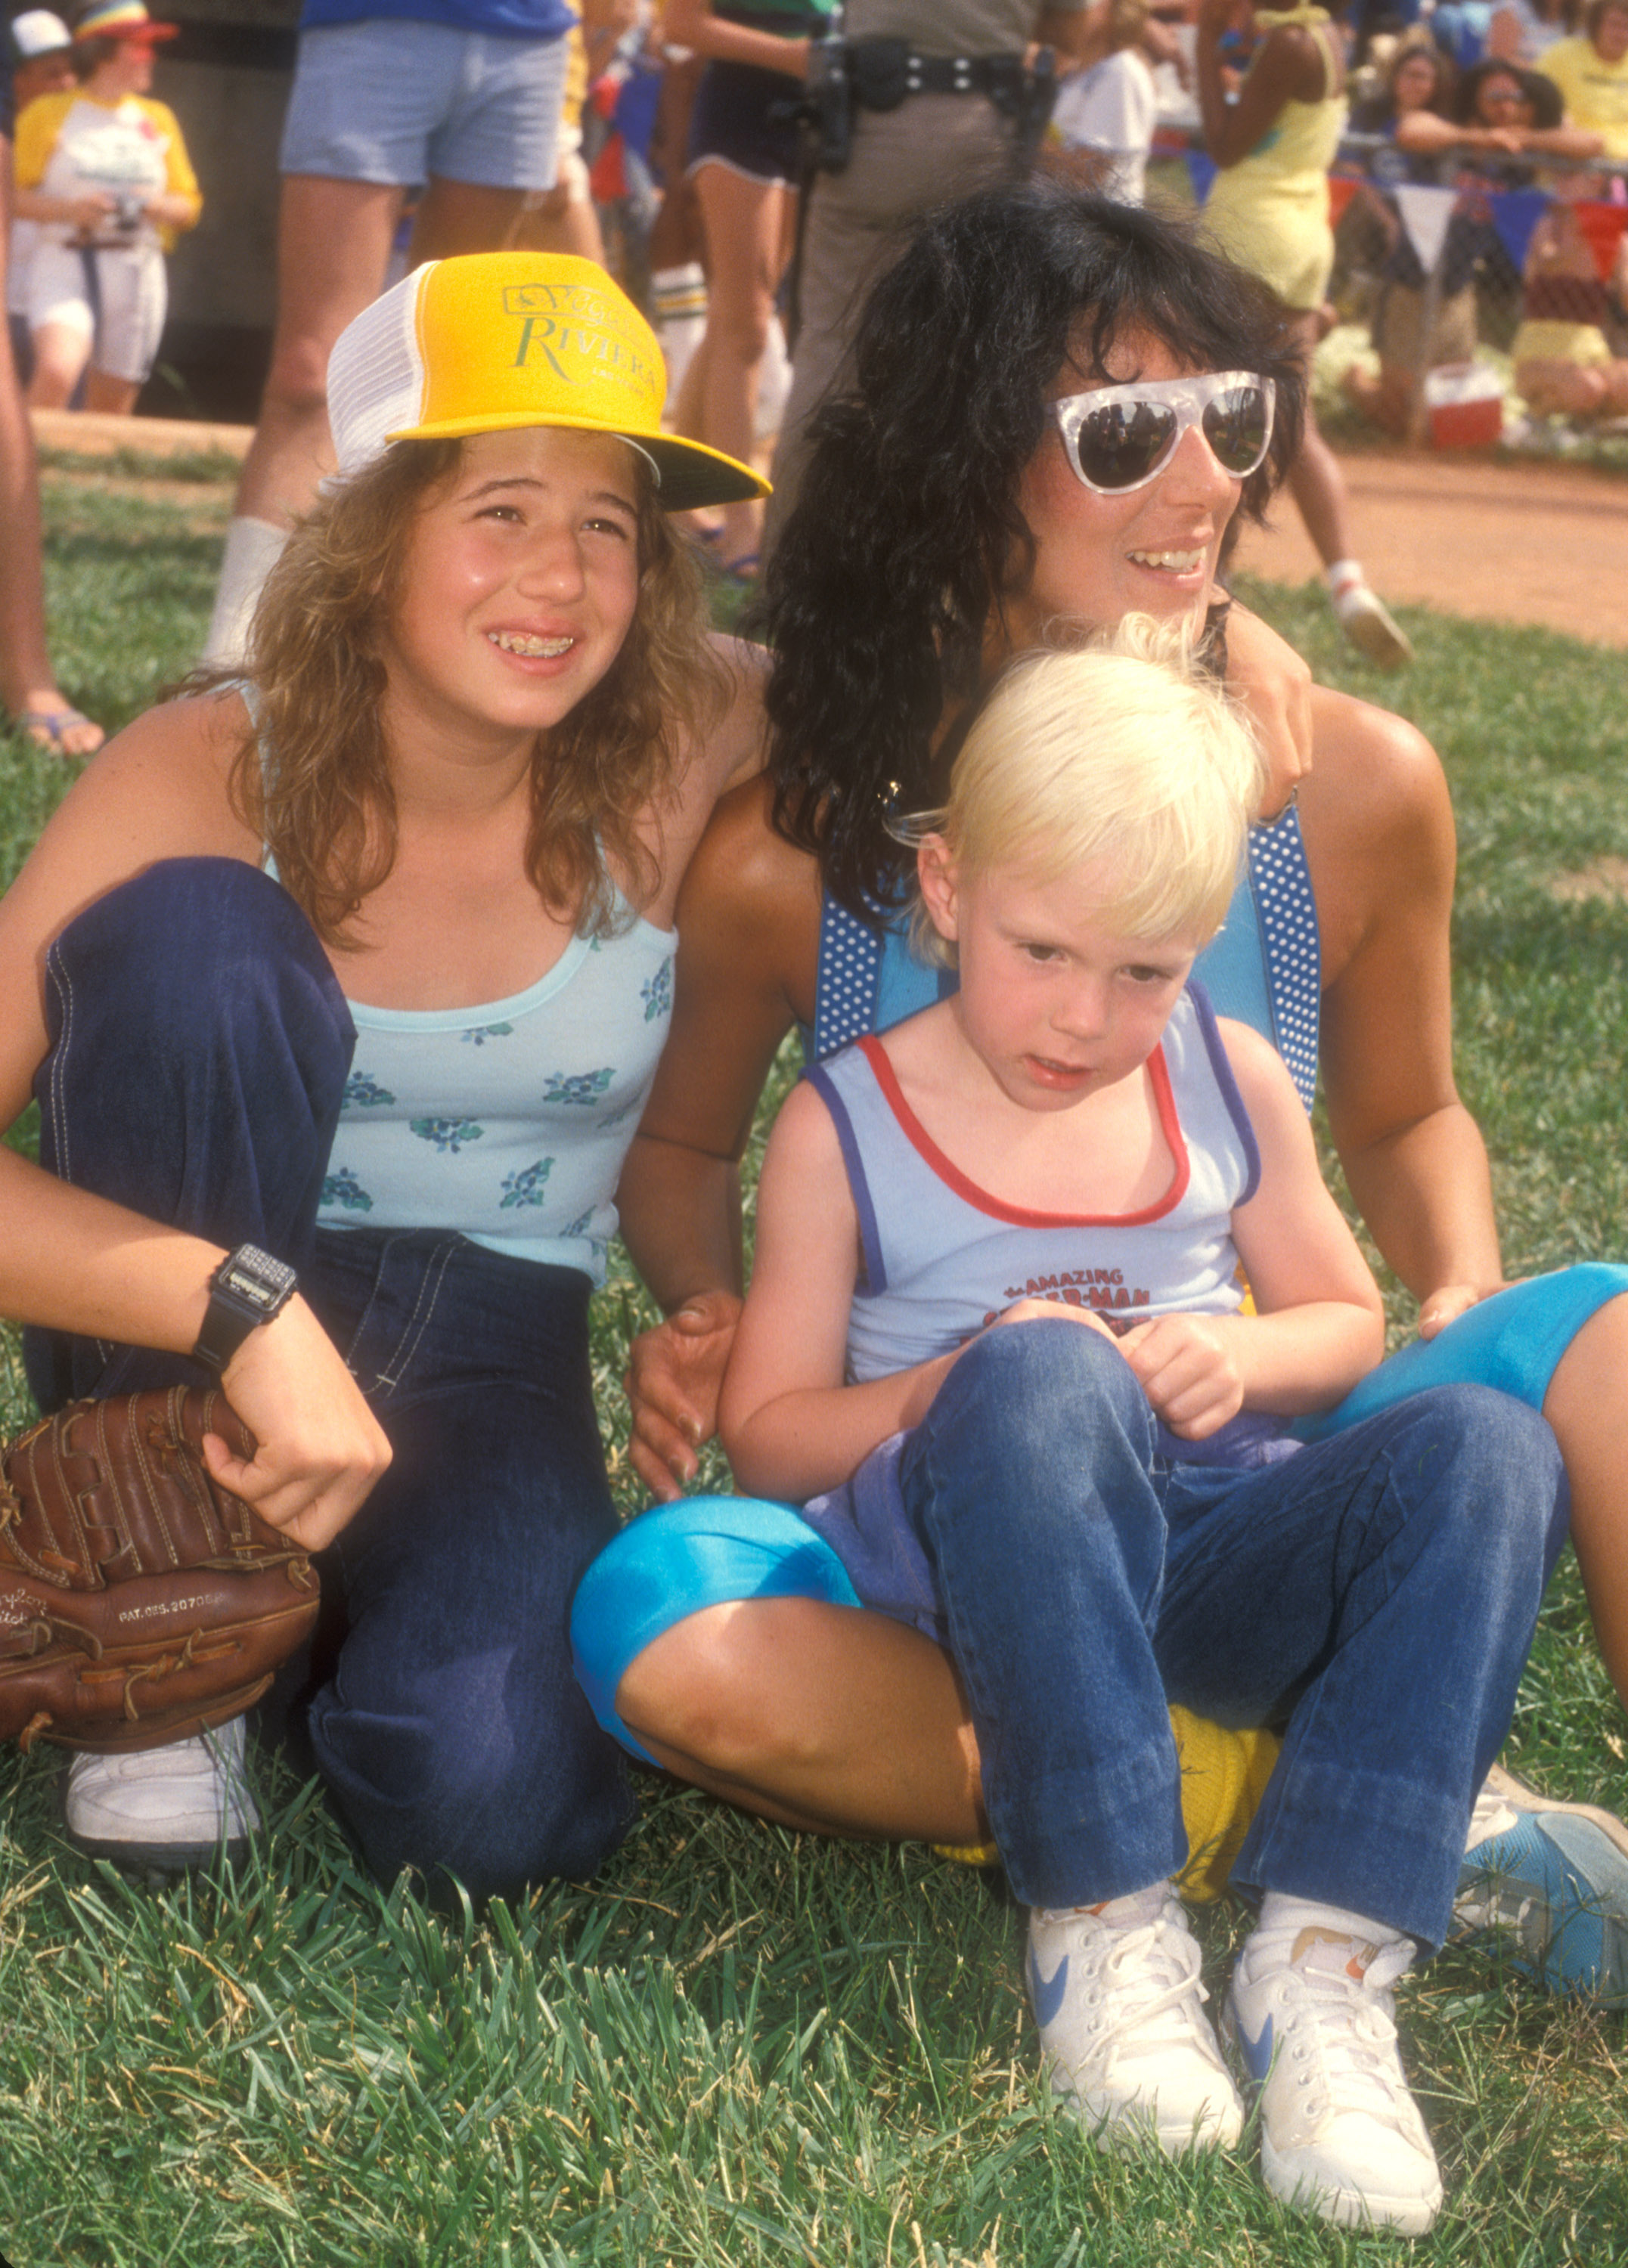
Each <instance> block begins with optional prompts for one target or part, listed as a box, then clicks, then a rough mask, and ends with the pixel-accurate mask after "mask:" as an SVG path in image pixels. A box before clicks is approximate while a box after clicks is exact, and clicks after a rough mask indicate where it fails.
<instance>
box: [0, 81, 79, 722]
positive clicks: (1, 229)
mask: <svg viewBox="0 0 1628 2268" xmlns="http://www.w3.org/2000/svg"><path fill="white" fill-rule="evenodd" d="M13 123H14V119H13V114H12V107H11V71H10V70H4V71H0V283H3V282H4V276H5V270H6V268H7V264H8V262H7V256H6V247H7V239H8V237H9V236H10V233H11V133H12V127H13ZM0 528H3V529H4V532H5V533H4V541H0V703H4V709H5V713H6V715H7V716H8V717H9V718H10V719H11V723H12V725H14V726H15V727H16V728H17V730H18V731H19V732H21V733H25V734H26V736H27V738H28V739H29V740H32V741H33V742H34V744H35V746H36V747H41V748H48V749H49V750H50V751H51V752H52V754H53V755H59V756H88V755H92V753H93V752H94V751H95V750H96V749H97V748H99V747H100V746H101V743H102V730H101V726H100V725H92V722H91V720H90V718H88V717H85V716H82V715H81V714H80V712H79V711H78V710H77V709H76V708H74V707H73V706H72V705H71V703H69V702H67V701H65V700H64V699H63V696H62V693H61V691H60V690H59V689H58V687H57V683H56V679H55V675H54V674H53V672H52V669H51V661H50V656H49V655H48V653H47V652H46V647H45V594H44V591H43V588H42V586H41V571H40V484H39V480H38V477H37V475H36V474H35V470H34V447H33V435H32V434H31V433H30V431H29V430H28V420H27V418H26V416H25V415H24V412H23V402H22V396H21V394H19V393H18V386H17V372H16V369H15V367H14V366H13V364H12V361H11V354H10V352H9V350H8V351H0Z"/></svg>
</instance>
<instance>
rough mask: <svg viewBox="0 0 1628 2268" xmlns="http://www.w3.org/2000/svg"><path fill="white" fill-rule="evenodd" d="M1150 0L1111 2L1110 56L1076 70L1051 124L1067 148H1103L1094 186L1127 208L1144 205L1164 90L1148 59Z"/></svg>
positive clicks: (1059, 97) (1064, 88) (1108, 21)
mask: <svg viewBox="0 0 1628 2268" xmlns="http://www.w3.org/2000/svg"><path fill="white" fill-rule="evenodd" d="M1147 21H1148V0H1108V11H1107V17H1106V30H1107V37H1108V53H1107V54H1106V55H1104V56H1103V57H1102V60H1101V63H1092V64H1090V65H1088V66H1087V69H1085V70H1078V71H1070V72H1069V73H1068V75H1067V76H1066V77H1064V79H1063V81H1062V83H1061V84H1060V85H1059V86H1058V88H1057V108H1056V109H1055V110H1054V111H1053V112H1052V114H1051V122H1052V126H1053V129H1055V131H1056V134H1057V139H1058V140H1059V141H1060V142H1061V144H1062V145H1063V147H1064V149H1065V150H1100V151H1103V153H1104V154H1105V155H1106V156H1107V158H1109V164H1107V165H1106V166H1104V167H1103V169H1102V172H1101V174H1100V176H1099V177H1098V179H1097V180H1096V181H1095V182H1094V184H1093V186H1094V188H1098V189H1100V190H1101V193H1102V195H1104V196H1105V197H1117V198H1118V199H1119V201H1120V203H1122V204H1128V205H1139V204H1140V203H1142V199H1143V194H1144V189H1145V182H1146V178H1147V153H1148V151H1149V150H1150V149H1151V148H1152V147H1153V127H1154V125H1155V123H1156V122H1157V119H1158V115H1159V92H1158V90H1157V88H1156V87H1155V86H1154V85H1153V72H1152V70H1150V69H1149V68H1148V63H1147V58H1146V57H1145V55H1143V53H1142V49H1141V40H1142V36H1143V33H1145V31H1146V29H1147Z"/></svg>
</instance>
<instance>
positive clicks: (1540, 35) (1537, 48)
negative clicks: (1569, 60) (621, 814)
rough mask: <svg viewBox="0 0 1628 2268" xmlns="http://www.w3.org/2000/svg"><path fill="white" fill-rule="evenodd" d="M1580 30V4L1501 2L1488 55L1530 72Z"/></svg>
mask: <svg viewBox="0 0 1628 2268" xmlns="http://www.w3.org/2000/svg"><path fill="white" fill-rule="evenodd" d="M1576 27H1577V0H1500V4H1499V5H1498V6H1497V7H1496V8H1495V9H1494V11H1493V14H1492V26H1491V29H1490V30H1489V31H1488V33H1487V43H1486V51H1487V53H1488V55H1496V56H1497V57H1498V58H1499V61H1500V62H1502V63H1524V64H1525V65H1526V66H1527V68H1528V69H1530V68H1531V66H1532V65H1533V64H1534V63H1536V62H1537V60H1538V59H1539V57H1540V56H1542V55H1547V54H1548V52H1549V50H1550V48H1552V47H1554V46H1555V45H1556V43H1557V42H1558V41H1559V40H1564V39H1565V37H1566V35H1567V33H1570V32H1573V31H1574V30H1575V29H1576Z"/></svg>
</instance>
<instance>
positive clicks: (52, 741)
mask: <svg viewBox="0 0 1628 2268" xmlns="http://www.w3.org/2000/svg"><path fill="white" fill-rule="evenodd" d="M11 725H12V729H13V730H14V731H15V732H18V733H22V734H23V736H24V738H25V739H26V740H32V741H33V745H34V746H35V747H36V748H46V749H48V750H49V752H50V754H51V755H54V756H62V757H63V758H64V759H65V760H66V761H67V762H70V763H75V762H77V761H78V760H79V758H80V757H82V756H93V755H95V754H96V751H97V750H98V748H99V747H100V746H101V744H102V742H103V741H104V740H106V739H107V734H106V733H104V732H103V730H102V728H101V726H100V725H98V724H95V723H93V722H92V719H91V718H89V717H87V716H86V715H85V712H84V711H83V710H80V709H70V708H66V707H64V708H62V709H19V710H18V712H17V714H16V716H15V717H13V718H12V719H11ZM70 733H95V735H96V738H95V739H94V740H92V742H91V745H90V747H88V748H70V747H69V746H68V737H69V735H70Z"/></svg>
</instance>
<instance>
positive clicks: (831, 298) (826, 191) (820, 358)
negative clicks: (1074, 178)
mask: <svg viewBox="0 0 1628 2268" xmlns="http://www.w3.org/2000/svg"><path fill="white" fill-rule="evenodd" d="M1012 162H1013V160H1012V128H1011V125H1010V122H1008V121H1007V120H1006V119H1004V118H1003V117H1002V116H1001V115H1000V114H999V112H998V111H997V110H996V109H995V108H994V107H993V106H992V105H991V103H988V102H986V101H985V100H984V99H983V96H982V95H976V94H917V95H911V96H909V97H907V99H905V100H904V101H903V102H902V103H901V104H900V106H899V107H898V109H897V110H888V111H876V110H856V111H855V113H854V122H853V155H852V157H851V159H850V161H849V163H848V165H847V166H846V168H845V169H844V170H843V172H842V173H821V175H820V176H819V179H818V180H817V181H816V183H815V186H814V193H813V195H812V197H811V199H810V202H809V207H808V214H807V222H806V225H805V227H804V232H803V246H802V263H801V268H800V270H799V288H798V304H799V312H800V315H801V328H800V329H799V333H798V339H797V349H796V355H795V358H794V360H793V362H792V391H791V394H790V395H789V397H788V399H787V401H786V405H785V414H784V416H783V417H782V419H781V423H780V439H779V443H778V446H777V448H776V450H775V459H774V468H773V474H772V478H773V481H774V485H775V492H774V495H773V496H772V497H771V498H770V504H769V511H768V516H767V519H766V522H765V526H764V530H763V534H764V550H765V553H767V551H768V550H769V549H770V548H771V547H772V545H773V544H774V542H775V541H776V539H777V535H778V534H779V531H780V529H781V528H782V527H784V525H785V517H786V514H787V512H789V511H790V510H791V507H792V504H793V503H794V502H795V500H796V494H797V487H798V483H799V480H800V478H801V475H802V464H803V455H804V448H803V428H804V427H805V426H806V424H807V422H808V418H809V416H810V415H811V413H812V412H813V411H814V409H815V408H816V407H817V406H818V404H819V403H820V401H821V400H822V399H823V398H824V395H825V394H826V393H827V391H828V390H829V387H831V385H832V383H833V381H834V380H836V379H838V378H839V377H841V376H843V375H845V374H846V370H847V365H848V357H849V354H850V351H851V347H852V343H853V334H854V330H855V328H856V326H857V324H858V316H859V311H860V309H861V307H862V306H864V304H865V298H866V292H867V291H869V290H870V288H871V286H872V284H874V283H875V281H876V279H877V277H878V276H880V275H882V274H883V273H884V272H885V271H886V270H887V269H888V268H890V267H891V266H892V264H893V262H894V261H895V260H896V259H897V258H898V256H899V254H900V253H901V252H902V251H903V249H904V247H905V244H906V242H907V241H908V239H909V236H910V225H911V224H912V223H913V222H914V221H916V220H917V219H918V218H919V217H920V216H921V215H922V214H923V213H924V212H927V211H929V210H931V209H932V207H933V206H934V205H938V204H941V203H944V202H945V200H946V199H947V198H949V197H955V196H961V195H965V194H966V193H967V192H968V191H969V190H971V189H976V188H980V187H982V186H983V184H985V183H986V182H990V181H994V180H999V179H1000V178H1001V177H1002V175H1003V174H1004V173H1006V172H1007V171H1008V170H1009V168H1010V167H1011V165H1012Z"/></svg>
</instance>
